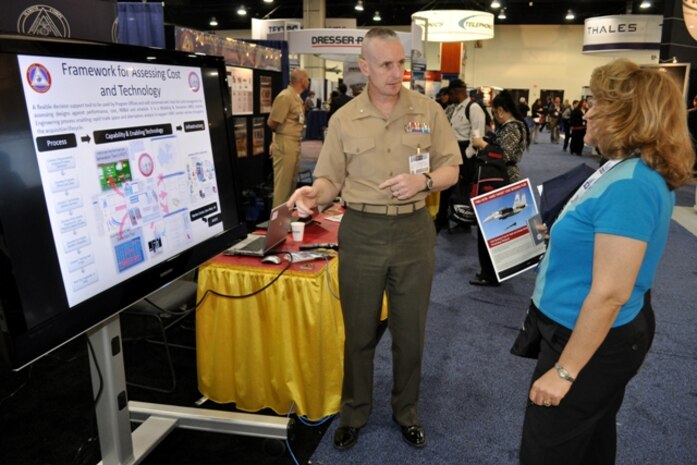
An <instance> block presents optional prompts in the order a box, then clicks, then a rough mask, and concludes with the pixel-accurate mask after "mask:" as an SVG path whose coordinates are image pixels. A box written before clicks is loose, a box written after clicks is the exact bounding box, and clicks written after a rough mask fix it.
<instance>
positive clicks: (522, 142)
mask: <svg viewBox="0 0 697 465" xmlns="http://www.w3.org/2000/svg"><path fill="white" fill-rule="evenodd" d="M491 108H492V114H493V116H494V119H495V120H496V145H498V146H499V147H501V150H502V151H503V158H504V160H505V161H506V171H507V174H508V181H509V182H516V181H520V180H521V179H523V175H522V173H521V172H520V168H519V167H518V163H519V162H520V160H521V159H522V158H523V152H525V150H526V149H527V148H528V146H529V145H530V128H528V125H527V124H526V123H525V117H524V116H523V115H521V114H520V112H519V111H518V107H517V105H516V103H515V101H514V100H513V97H512V96H511V94H510V93H508V92H507V91H505V90H504V91H502V92H499V94H498V95H497V96H496V97H494V100H493V101H492V104H491ZM487 145H489V143H488V142H487V141H486V139H484V138H483V137H473V138H472V146H473V147H474V148H475V149H483V148H485V147H486V146H487ZM477 232H478V234H477V252H478V254H479V268H480V271H479V273H477V274H476V275H475V277H474V279H472V280H470V284H472V285H475V286H498V285H499V282H498V280H497V279H496V272H495V271H494V265H493V264H492V263H491V257H489V252H488V250H487V247H486V243H485V241H484V236H483V235H482V231H481V229H477Z"/></svg>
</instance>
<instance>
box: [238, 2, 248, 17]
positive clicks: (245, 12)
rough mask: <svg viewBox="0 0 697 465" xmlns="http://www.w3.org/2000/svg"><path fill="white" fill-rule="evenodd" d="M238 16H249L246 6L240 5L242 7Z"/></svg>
mask: <svg viewBox="0 0 697 465" xmlns="http://www.w3.org/2000/svg"><path fill="white" fill-rule="evenodd" d="M237 14H238V15H240V16H247V9H246V8H245V7H244V5H240V7H239V8H238V9H237Z"/></svg>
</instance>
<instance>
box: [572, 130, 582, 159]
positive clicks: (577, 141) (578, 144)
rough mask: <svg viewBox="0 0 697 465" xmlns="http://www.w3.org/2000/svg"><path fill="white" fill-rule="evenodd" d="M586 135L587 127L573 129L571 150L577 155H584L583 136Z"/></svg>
mask: <svg viewBox="0 0 697 465" xmlns="http://www.w3.org/2000/svg"><path fill="white" fill-rule="evenodd" d="M585 136H586V128H583V129H572V130H571V145H570V146H569V151H570V152H571V153H573V154H575V155H583V138H584V137H585Z"/></svg>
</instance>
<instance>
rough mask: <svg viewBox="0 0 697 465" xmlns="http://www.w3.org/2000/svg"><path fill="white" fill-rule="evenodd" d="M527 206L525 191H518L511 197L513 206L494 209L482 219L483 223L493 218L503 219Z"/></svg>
mask: <svg viewBox="0 0 697 465" xmlns="http://www.w3.org/2000/svg"><path fill="white" fill-rule="evenodd" d="M527 206H528V201H527V197H526V196H525V193H523V192H518V193H517V194H516V195H515V198H514V199H513V206H511V207H503V208H501V209H499V210H496V211H495V212H494V213H492V214H491V215H489V216H487V217H486V218H485V219H484V223H488V222H489V221H494V220H505V219H506V218H510V217H511V216H513V215H517V214H518V213H520V212H522V211H523V210H525V207H527Z"/></svg>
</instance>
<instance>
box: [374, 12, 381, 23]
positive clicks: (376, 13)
mask: <svg viewBox="0 0 697 465" xmlns="http://www.w3.org/2000/svg"><path fill="white" fill-rule="evenodd" d="M373 21H375V22H377V21H382V16H380V12H379V11H378V10H375V14H374V15H373Z"/></svg>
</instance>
